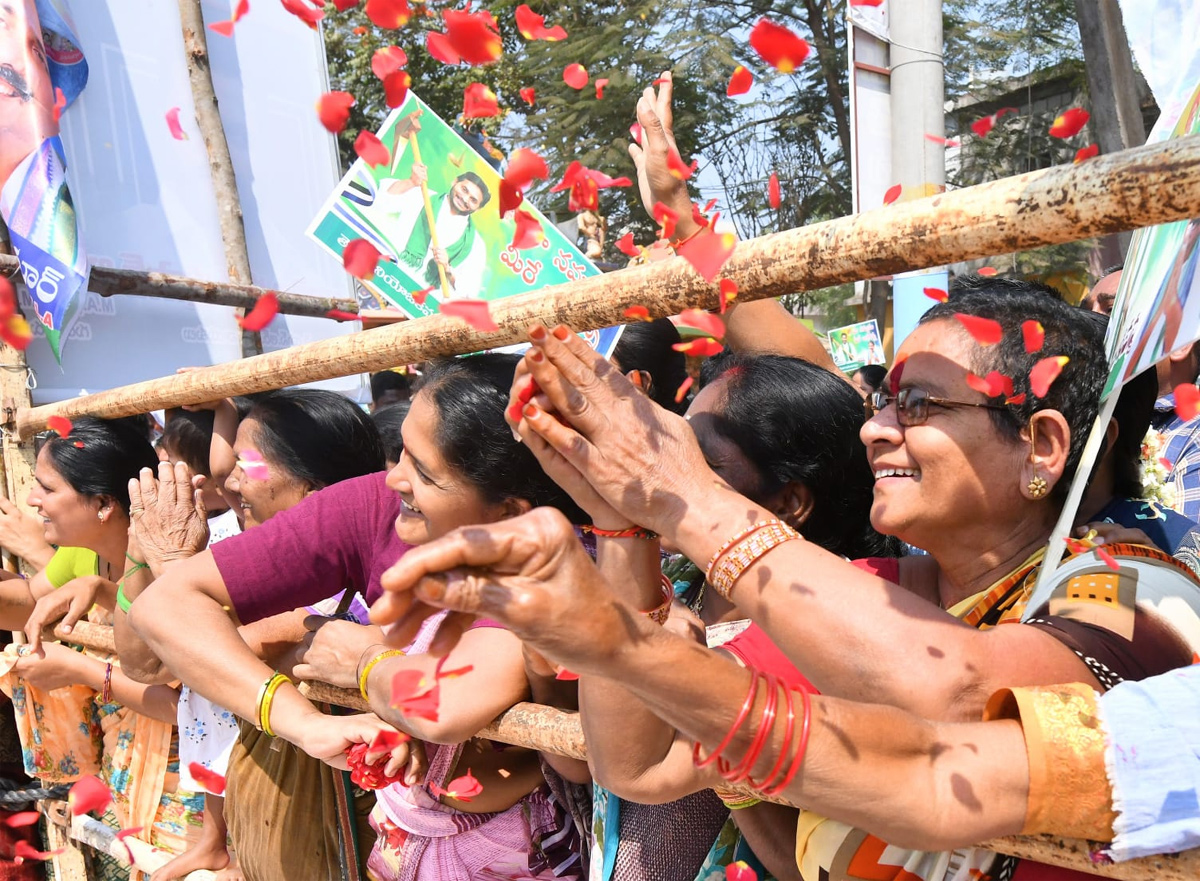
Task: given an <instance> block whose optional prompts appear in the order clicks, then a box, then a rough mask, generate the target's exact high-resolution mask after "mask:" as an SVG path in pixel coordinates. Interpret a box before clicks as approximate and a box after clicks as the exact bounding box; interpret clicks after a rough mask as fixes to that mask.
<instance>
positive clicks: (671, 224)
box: [650, 202, 679, 239]
mask: <svg viewBox="0 0 1200 881" xmlns="http://www.w3.org/2000/svg"><path fill="white" fill-rule="evenodd" d="M650 215H651V216H652V217H653V218H654V220H655V221H656V222H657V223H658V225H659V226H660V227H662V233H661V235H662V237H663V238H664V239H669V238H671V237H672V236H673V235H675V224H676V223H678V222H679V214H677V213H676V212H675V210H674V209H672V208H668V207H667V206H666V205H664V204H663V203H662V202H655V203H654V207H653V208H651V209H650Z"/></svg>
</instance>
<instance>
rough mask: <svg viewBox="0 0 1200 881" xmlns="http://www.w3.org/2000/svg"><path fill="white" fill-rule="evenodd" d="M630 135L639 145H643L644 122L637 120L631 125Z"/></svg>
mask: <svg viewBox="0 0 1200 881" xmlns="http://www.w3.org/2000/svg"><path fill="white" fill-rule="evenodd" d="M629 136H630V137H631V138H633V142H634V143H635V144H637V145H638V146H639V147H640V146H641V145H642V124H641V123H640V122H635V123H634V124H633V125H631V126H630V127H629Z"/></svg>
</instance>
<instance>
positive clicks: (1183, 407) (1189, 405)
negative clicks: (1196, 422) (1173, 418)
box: [1175, 382, 1200, 422]
mask: <svg viewBox="0 0 1200 881" xmlns="http://www.w3.org/2000/svg"><path fill="white" fill-rule="evenodd" d="M1175 414H1176V415H1177V416H1178V417H1179V418H1180V419H1182V420H1183V421H1184V422H1191V421H1192V420H1193V419H1195V418H1196V416H1197V415H1200V389H1197V388H1196V386H1194V385H1192V383H1190V382H1185V383H1183V384H1182V385H1177V386H1175Z"/></svg>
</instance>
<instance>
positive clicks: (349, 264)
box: [342, 239, 379, 279]
mask: <svg viewBox="0 0 1200 881" xmlns="http://www.w3.org/2000/svg"><path fill="white" fill-rule="evenodd" d="M378 264H379V251H377V250H376V249H375V246H374V245H372V244H371V243H370V242H368V241H367V240H366V239H352V240H351V241H350V242H349V243H347V245H346V247H345V248H344V249H343V250H342V265H343V266H344V267H345V268H346V271H347V272H348V273H350V274H351V275H353V276H354V277H355V278H362V279H367V278H370V277H371V276H373V275H374V274H375V267H376V266H377V265H378Z"/></svg>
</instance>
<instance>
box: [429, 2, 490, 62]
mask: <svg viewBox="0 0 1200 881" xmlns="http://www.w3.org/2000/svg"><path fill="white" fill-rule="evenodd" d="M442 20H443V21H444V22H445V24H446V39H448V40H449V41H450V45H451V46H452V47H454V51H455V53H457V54H458V56H459V58H461V59H462V60H463V61H465V62H467V64H472V65H481V64H491V63H492V62H493V61H496V60H497V59H499V58H500V56H501V55H502V54H503V52H504V44H503V42H502V41H501V40H500V30H499V28H498V27H497V25H496V19H495V18H493V17H492V14H491V13H490V12H488V11H487V10H486V9H483V10H480V11H479V12H464V11H460V10H454V9H447V10H446V11H444V12H443V13H442Z"/></svg>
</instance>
